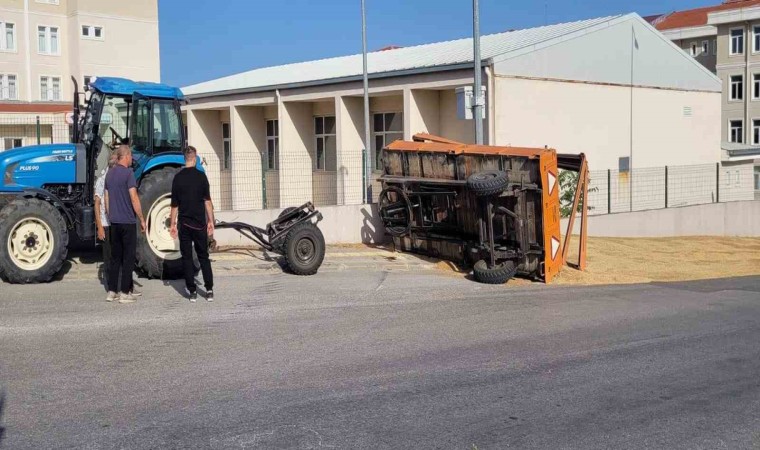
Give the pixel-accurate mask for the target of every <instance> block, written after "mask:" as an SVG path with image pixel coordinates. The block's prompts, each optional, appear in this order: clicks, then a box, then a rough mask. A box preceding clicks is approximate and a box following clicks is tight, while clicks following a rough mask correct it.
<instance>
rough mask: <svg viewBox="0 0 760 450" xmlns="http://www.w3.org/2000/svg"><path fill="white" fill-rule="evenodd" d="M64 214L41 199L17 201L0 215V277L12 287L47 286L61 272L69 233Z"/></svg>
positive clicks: (0, 212)
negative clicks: (28, 284)
mask: <svg viewBox="0 0 760 450" xmlns="http://www.w3.org/2000/svg"><path fill="white" fill-rule="evenodd" d="M66 228H67V227H66V221H64V219H63V216H62V215H61V213H60V212H59V211H58V210H57V209H56V208H55V207H54V206H53V205H51V204H50V203H48V202H46V201H43V200H38V199H30V198H24V199H17V200H14V201H12V202H10V203H8V204H7V205H6V206H5V207H4V208H3V209H2V211H0V243H1V244H2V245H0V276H2V278H3V279H4V280H6V281H8V282H9V283H18V284H27V283H45V282H48V281H50V280H51V279H52V278H53V277H54V276H55V274H57V273H58V271H59V270H61V267H62V266H63V262H64V260H65V259H66V254H67V253H68V243H69V232H68V230H67V229H66Z"/></svg>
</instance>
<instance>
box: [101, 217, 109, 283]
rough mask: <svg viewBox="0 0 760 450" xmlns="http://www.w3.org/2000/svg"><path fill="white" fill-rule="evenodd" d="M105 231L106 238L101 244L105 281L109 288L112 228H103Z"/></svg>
mask: <svg viewBox="0 0 760 450" xmlns="http://www.w3.org/2000/svg"><path fill="white" fill-rule="evenodd" d="M103 231H104V232H105V238H104V239H103V242H102V243H101V245H102V246H103V281H105V283H106V286H108V276H109V273H110V272H111V227H110V226H108V227H103ZM109 290H110V289H109Z"/></svg>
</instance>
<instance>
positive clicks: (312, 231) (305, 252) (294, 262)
mask: <svg viewBox="0 0 760 450" xmlns="http://www.w3.org/2000/svg"><path fill="white" fill-rule="evenodd" d="M283 254H284V255H285V263H286V264H287V268H288V270H289V271H290V272H292V273H293V274H295V275H314V274H315V273H317V271H318V270H319V267H320V266H321V265H322V261H323V260H324V258H325V238H324V236H323V235H322V231H321V230H320V229H319V228H318V227H317V226H316V225H314V224H313V223H309V222H304V223H299V224H297V225H294V226H293V228H292V229H291V230H290V231H289V232H288V234H287V236H286V237H285V244H284V246H283Z"/></svg>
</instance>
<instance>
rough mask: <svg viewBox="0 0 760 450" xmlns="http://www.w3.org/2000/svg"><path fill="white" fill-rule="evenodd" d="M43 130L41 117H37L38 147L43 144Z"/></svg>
mask: <svg viewBox="0 0 760 450" xmlns="http://www.w3.org/2000/svg"><path fill="white" fill-rule="evenodd" d="M41 135H42V130H41V128H40V116H37V145H40V144H41V143H42V140H41V139H42V136H41Z"/></svg>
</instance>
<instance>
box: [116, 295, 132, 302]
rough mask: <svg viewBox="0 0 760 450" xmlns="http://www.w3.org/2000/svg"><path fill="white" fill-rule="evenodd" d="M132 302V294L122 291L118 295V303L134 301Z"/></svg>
mask: <svg viewBox="0 0 760 450" xmlns="http://www.w3.org/2000/svg"><path fill="white" fill-rule="evenodd" d="M134 302H135V298H134V297H133V296H132V294H129V293H127V294H125V293H122V294H121V295H120V296H119V303H134Z"/></svg>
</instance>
